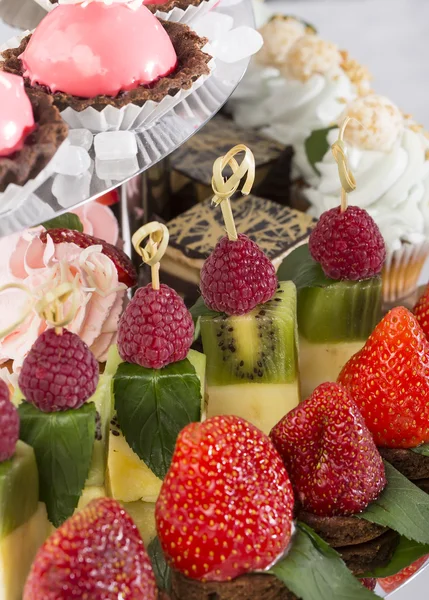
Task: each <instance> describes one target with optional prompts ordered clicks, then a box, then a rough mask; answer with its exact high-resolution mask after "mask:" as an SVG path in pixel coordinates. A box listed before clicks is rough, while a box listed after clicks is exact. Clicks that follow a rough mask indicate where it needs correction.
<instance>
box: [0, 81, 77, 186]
mask: <svg viewBox="0 0 429 600" xmlns="http://www.w3.org/2000/svg"><path fill="white" fill-rule="evenodd" d="M28 97H29V99H30V102H31V106H32V107H33V115H34V121H35V125H36V128H35V130H34V131H33V132H32V133H30V134H29V135H27V137H26V138H25V140H24V146H23V148H22V149H21V150H19V151H17V152H14V153H13V154H11V155H10V156H2V157H0V192H4V191H5V190H6V188H7V187H8V185H10V184H11V183H15V184H16V185H21V186H22V185H24V184H25V183H26V182H27V181H28V180H30V179H34V178H35V177H37V175H39V173H40V172H41V171H42V170H43V169H44V168H45V167H46V165H47V164H48V163H49V161H50V160H51V159H52V157H53V156H54V154H55V152H56V151H57V150H58V148H59V147H60V145H61V144H62V143H63V141H64V140H65V139H66V137H67V133H68V126H67V124H66V123H65V122H64V121H63V120H62V118H61V115H60V113H59V111H58V109H57V108H56V107H55V106H53V101H52V98H50V97H49V96H47V95H46V94H41V93H38V92H29V91H28Z"/></svg>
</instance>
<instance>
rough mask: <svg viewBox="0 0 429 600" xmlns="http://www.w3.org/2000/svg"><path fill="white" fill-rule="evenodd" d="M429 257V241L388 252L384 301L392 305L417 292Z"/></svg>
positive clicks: (385, 265)
mask: <svg viewBox="0 0 429 600" xmlns="http://www.w3.org/2000/svg"><path fill="white" fill-rule="evenodd" d="M428 256H429V241H424V242H421V243H419V244H407V243H403V244H402V247H401V248H399V250H395V251H389V250H388V251H387V256H386V262H385V264H384V269H383V299H384V302H386V303H388V304H391V303H394V302H397V301H398V300H402V299H404V298H407V297H408V296H410V295H411V294H412V293H413V292H415V291H416V289H417V285H418V281H419V277H420V274H421V272H422V269H423V266H424V264H425V262H426V259H427V257H428Z"/></svg>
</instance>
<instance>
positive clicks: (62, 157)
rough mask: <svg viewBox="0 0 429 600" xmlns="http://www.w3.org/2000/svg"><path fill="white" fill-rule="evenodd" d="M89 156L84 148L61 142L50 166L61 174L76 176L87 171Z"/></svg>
mask: <svg viewBox="0 0 429 600" xmlns="http://www.w3.org/2000/svg"><path fill="white" fill-rule="evenodd" d="M90 165H91V158H90V156H89V154H88V152H87V151H86V150H85V149H84V148H79V147H78V146H71V145H70V144H63V145H62V146H61V148H60V149H59V150H58V152H57V153H56V154H55V156H54V159H53V163H52V168H53V170H54V172H55V173H60V174H61V175H74V176H75V177H78V176H79V175H82V174H83V173H85V171H88V169H89V167H90Z"/></svg>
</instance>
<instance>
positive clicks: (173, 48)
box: [2, 2, 211, 131]
mask: <svg viewBox="0 0 429 600" xmlns="http://www.w3.org/2000/svg"><path fill="white" fill-rule="evenodd" d="M70 24H73V27H72V28H71V27H70ZM70 30H73V39H71V38H70V33H68V32H70ZM112 31H114V32H115V36H114V38H113V39H112ZM76 32H78V33H77V34H76ZM124 40H126V41H127V43H126V44H125V43H124ZM206 42H207V40H206V39H205V38H200V37H199V36H197V35H196V34H195V33H194V32H192V31H191V30H190V29H189V28H188V27H187V26H186V25H182V24H179V23H169V22H165V21H159V20H158V19H157V18H156V17H155V16H153V15H152V14H151V13H150V12H149V11H148V9H147V8H145V7H144V6H140V7H139V8H138V9H132V8H130V7H129V6H127V5H125V4H111V5H105V4H104V3H99V2H92V3H90V4H88V5H87V6H83V5H81V4H75V5H61V6H58V7H57V8H56V9H55V10H54V11H52V12H50V13H49V14H48V15H47V16H46V17H45V18H44V19H43V21H42V22H41V23H40V25H39V26H38V27H37V29H36V30H35V32H34V33H33V34H32V35H29V36H26V37H25V38H24V39H23V40H22V41H21V44H20V45H19V47H17V48H16V47H15V48H10V49H8V50H6V51H5V52H4V53H3V58H4V63H3V65H2V68H3V69H4V70H5V71H8V72H10V73H14V74H18V75H22V76H23V77H24V80H25V84H26V86H27V87H28V88H29V89H33V90H39V91H43V92H45V93H47V94H48V95H50V96H51V97H52V99H53V102H54V104H55V105H56V106H57V107H58V108H59V109H60V110H61V111H65V112H64V118H65V119H66V120H68V121H69V122H70V124H71V125H72V126H74V125H75V122H76V120H77V121H78V123H79V116H80V113H85V114H84V116H83V117H82V119H83V122H82V121H81V122H80V124H81V125H83V126H86V127H88V128H89V129H92V130H93V131H97V130H106V129H132V128H138V127H139V125H140V124H143V123H144V125H148V124H149V122H153V120H154V119H155V118H157V117H158V116H160V115H161V114H164V112H166V110H169V109H170V108H172V107H173V106H174V105H175V104H177V103H178V102H180V100H181V99H182V98H183V97H184V95H185V94H186V92H189V91H190V90H191V89H192V88H193V86H194V85H196V82H197V80H198V82H200V83H201V82H202V81H204V78H205V77H206V76H208V75H209V74H210V67H209V65H208V63H209V62H210V60H211V57H210V56H209V55H208V54H206V53H204V52H203V51H202V48H203V47H204V46H205V44H206ZM130 107H131V108H130ZM87 109H88V110H87ZM90 109H94V110H90ZM104 109H108V111H107V116H106V114H105V113H104V112H103V111H104ZM115 109H116V110H115ZM125 109H127V110H125ZM116 111H121V113H120V114H117V112H116ZM142 111H143V114H142ZM100 113H101V114H102V115H103V116H104V117H105V119H104V120H103V118H102V117H100ZM105 120H107V126H106V123H105V122H104V121H105ZM112 123H113V126H112ZM134 123H135V125H136V127H133V124H134Z"/></svg>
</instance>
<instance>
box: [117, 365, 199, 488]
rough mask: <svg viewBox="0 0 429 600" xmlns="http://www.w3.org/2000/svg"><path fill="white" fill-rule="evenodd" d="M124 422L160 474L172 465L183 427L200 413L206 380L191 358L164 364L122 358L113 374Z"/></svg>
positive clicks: (127, 433) (139, 451)
mask: <svg viewBox="0 0 429 600" xmlns="http://www.w3.org/2000/svg"><path fill="white" fill-rule="evenodd" d="M113 389H114V394H115V407H116V411H117V416H118V421H119V426H120V428H121V430H122V433H123V434H124V436H125V439H126V440H127V442H128V444H129V445H130V446H131V448H132V449H133V450H134V452H135V453H136V454H137V455H138V456H139V457H140V458H141V459H142V460H143V461H144V462H145V463H146V465H147V466H148V467H149V469H151V470H152V471H153V472H154V473H155V475H156V476H157V477H159V478H160V479H163V478H164V477H165V475H166V474H167V471H168V469H169V467H170V463H171V457H172V455H173V451H174V446H175V445H176V439H177V436H178V435H179V432H180V431H181V430H182V429H183V428H184V427H185V425H188V423H191V422H193V421H199V420H200V418H201V383H200V380H199V378H198V376H197V374H196V372H195V369H194V367H193V366H192V365H191V363H190V362H189V360H188V359H185V360H182V361H181V362H178V363H172V364H171V365H168V366H166V367H163V368H162V369H145V368H144V367H140V366H139V365H131V364H129V363H122V364H121V365H119V367H118V370H117V372H116V374H115V376H114V379H113Z"/></svg>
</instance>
